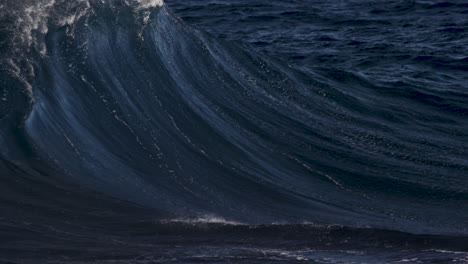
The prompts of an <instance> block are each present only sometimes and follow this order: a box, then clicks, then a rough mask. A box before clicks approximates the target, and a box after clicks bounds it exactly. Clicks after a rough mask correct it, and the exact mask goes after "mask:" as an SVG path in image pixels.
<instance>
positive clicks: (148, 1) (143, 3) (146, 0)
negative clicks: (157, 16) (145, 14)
mask: <svg viewBox="0 0 468 264" xmlns="http://www.w3.org/2000/svg"><path fill="white" fill-rule="evenodd" d="M125 2H126V3H127V4H129V2H136V3H137V4H138V8H139V9H147V8H151V7H157V6H162V5H164V1H163V0H131V1H128V0H126V1H125Z"/></svg>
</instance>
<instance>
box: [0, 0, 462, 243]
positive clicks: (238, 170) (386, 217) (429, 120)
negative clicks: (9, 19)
mask: <svg viewBox="0 0 468 264" xmlns="http://www.w3.org/2000/svg"><path fill="white" fill-rule="evenodd" d="M86 3H88V4H85V5H84V6H83V7H81V8H84V9H78V10H82V12H77V14H79V15H77V16H73V19H71V20H63V19H54V16H57V14H56V13H54V12H52V13H51V15H50V16H51V19H50V21H46V22H41V25H42V26H37V29H35V30H32V31H31V32H34V33H35V34H36V33H37V34H38V36H36V37H33V38H32V40H31V39H30V38H25V40H24V41H25V43H23V42H22V41H19V40H17V39H15V40H14V43H13V44H14V45H19V44H18V43H20V44H22V45H26V46H28V47H31V49H30V50H28V51H27V52H23V53H21V54H19V53H18V52H11V53H8V54H9V55H8V56H11V57H9V58H8V59H10V61H9V60H2V68H7V67H10V68H9V71H8V72H7V71H6V72H5V74H4V73H3V72H2V82H4V83H5V84H6V85H5V86H3V90H2V92H3V93H6V94H7V95H6V96H5V98H6V100H4V101H5V102H6V103H2V106H1V108H0V109H1V111H2V112H1V113H2V119H1V121H2V123H3V124H5V127H7V129H2V134H1V137H0V140H1V141H0V144H1V145H2V147H3V149H2V152H1V155H2V160H4V161H5V162H6V163H5V164H11V166H13V167H15V169H11V168H9V169H7V168H5V169H2V171H8V173H6V174H5V179H6V180H9V179H10V178H11V177H16V175H19V176H18V177H20V178H23V177H26V178H32V179H31V180H34V181H39V183H40V185H39V186H40V187H39V186H38V187H34V189H35V190H36V191H37V192H41V190H46V189H47V188H49V187H50V188H51V191H50V193H52V194H53V195H52V196H54V195H56V196H57V197H61V196H62V195H63V193H64V190H75V189H76V188H78V187H77V186H81V188H84V189H85V191H79V192H77V193H75V192H71V193H72V196H71V197H75V198H72V199H70V200H67V201H66V202H65V204H63V205H61V204H60V203H56V202H54V200H53V199H52V200H50V199H51V198H50V197H49V198H47V199H46V198H45V197H48V195H49V194H50V193H48V195H45V194H44V195H43V194H41V193H38V194H37V196H36V199H38V200H39V201H40V200H41V199H44V202H43V204H44V205H48V206H49V205H50V206H52V207H54V206H56V207H55V210H59V211H60V210H61V208H63V207H66V206H69V205H70V204H75V203H76V204H75V206H76V207H75V206H73V207H72V208H76V211H83V210H86V209H83V208H86V206H84V207H83V205H84V204H85V202H84V201H82V202H83V204H81V202H80V201H81V200H80V198H79V197H80V196H81V195H89V193H93V194H95V193H98V194H99V195H98V197H99V198H98V199H97V200H105V201H107V199H110V200H112V199H111V198H109V197H113V199H116V201H112V202H111V201H109V203H110V204H112V205H109V208H112V209H111V211H114V210H115V212H120V211H121V210H123V209H121V207H120V206H117V205H115V204H114V203H117V204H120V203H122V202H121V201H127V202H130V203H131V204H132V205H131V206H130V205H128V206H129V207H132V208H133V207H136V208H140V209H141V207H143V208H150V209H153V210H155V211H153V213H151V216H154V217H156V218H160V219H167V218H168V217H169V216H181V217H189V218H190V217H199V216H204V215H219V216H222V217H224V218H226V219H230V220H234V221H241V222H246V223H249V224H271V223H273V222H278V221H285V222H288V223H301V222H303V221H311V222H314V223H322V224H346V225H349V226H366V225H369V226H371V227H378V228H386V229H393V230H402V231H406V232H412V233H433V234H451V235H454V234H455V235H466V232H467V226H466V223H467V222H468V221H467V220H468V219H467V217H466V215H464V214H459V211H460V210H462V209H466V206H467V203H466V201H467V198H468V189H467V186H466V173H467V172H468V164H467V160H466V157H465V154H466V147H465V145H464V140H465V139H466V136H467V135H466V131H465V130H464V128H465V127H466V126H464V125H465V124H466V122H467V120H466V109H467V106H466V101H465V100H462V99H463V98H464V96H465V94H464V93H463V92H460V91H458V92H452V91H443V92H440V93H437V95H434V93H435V92H434V91H432V90H430V89H426V88H425V87H418V86H414V85H411V84H407V83H394V82H392V81H388V82H387V83H386V86H383V85H382V82H385V81H374V80H371V79H369V78H365V77H361V76H357V75H355V74H353V73H350V72H345V71H338V70H335V69H319V70H317V71H316V72H307V71H304V70H299V69H296V68H293V67H290V66H287V65H286V64H285V63H283V62H282V61H279V60H275V59H273V58H269V57H267V56H266V55H262V54H258V53H256V52H255V51H253V50H251V49H250V48H249V47H246V46H242V45H235V44H233V43H231V42H224V41H222V40H218V39H216V38H214V37H212V36H211V35H208V34H205V33H202V32H200V31H198V30H195V29H193V28H190V27H188V26H186V25H185V24H184V22H182V21H181V20H180V19H178V18H176V17H175V16H174V15H173V14H172V13H171V11H170V10H169V9H168V8H167V7H166V6H161V7H160V6H156V4H155V5H154V6H153V5H152V3H153V2H152V1H146V2H145V1H143V2H140V4H142V5H137V4H135V5H128V3H127V1H116V2H112V4H102V3H100V2H99V1H96V2H93V1H91V2H86ZM52 6H54V5H52ZM48 8H49V7H48ZM50 8H52V7H50ZM77 8H80V7H77ZM147 8H149V9H147ZM47 10H48V9H47ZM51 10H55V9H53V8H52V9H51ZM57 10H60V8H59V9H57ZM57 12H58V11H57ZM56 21H69V22H66V23H57V22H56ZM42 27H46V28H47V30H45V29H44V30H42V31H40V30H39V31H37V30H38V29H40V28H42ZM28 33H30V32H28ZM33 40H34V41H33ZM29 41H32V42H31V43H33V44H31V43H29ZM34 43H35V44H34ZM39 43H41V44H39ZM21 50H23V49H21ZM15 59H16V60H15ZM416 59H417V58H416ZM12 61H13V62H14V63H13V64H12V63H11V62H12ZM433 63H438V62H437V61H433ZM15 65H16V67H17V68H18V69H23V68H24V69H27V70H26V72H25V71H23V70H21V71H18V70H16V71H15V67H14V66H15ZM30 68H31V69H32V70H30ZM28 85H29V86H30V90H28ZM19 168H21V170H24V171H23V172H18V169H19ZM38 171H40V172H38ZM50 179H60V181H64V183H63V185H60V188H59V187H58V186H59V185H58V184H57V183H56V182H55V181H50ZM28 182H29V181H28ZM13 184H14V183H10V182H8V186H9V185H13ZM26 185H29V184H26ZM44 186H47V188H46V187H44ZM44 192H46V191H44ZM66 192H67V191H65V193H66ZM18 193H19V195H18V198H15V199H17V200H21V199H23V198H21V197H24V196H27V192H26V191H21V190H19V191H18ZM7 198H9V197H7ZM84 200H86V199H84ZM90 200H91V201H92V199H91V198H90ZM117 201H118V202H117ZM5 204H8V199H7V201H6V202H2V205H3V206H5ZM104 204H107V202H106V203H104ZM32 207H35V206H32ZM36 207H37V208H41V207H40V206H39V207H38V206H36ZM102 207H104V208H105V207H106V206H105V205H103V206H102ZM135 210H136V209H135ZM142 210H143V209H142ZM143 211H144V210H143ZM162 212H164V213H162ZM106 221H107V220H106ZM106 223H107V222H106Z"/></svg>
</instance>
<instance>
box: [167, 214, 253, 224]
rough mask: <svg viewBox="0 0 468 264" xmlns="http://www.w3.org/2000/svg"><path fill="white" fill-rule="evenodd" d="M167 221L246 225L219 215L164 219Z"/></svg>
mask: <svg viewBox="0 0 468 264" xmlns="http://www.w3.org/2000/svg"><path fill="white" fill-rule="evenodd" d="M162 222H165V223H184V224H223V225H244V224H243V223H240V222H235V221H229V220H226V219H224V218H222V217H218V216H202V217H198V218H176V219H171V220H166V221H162Z"/></svg>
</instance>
